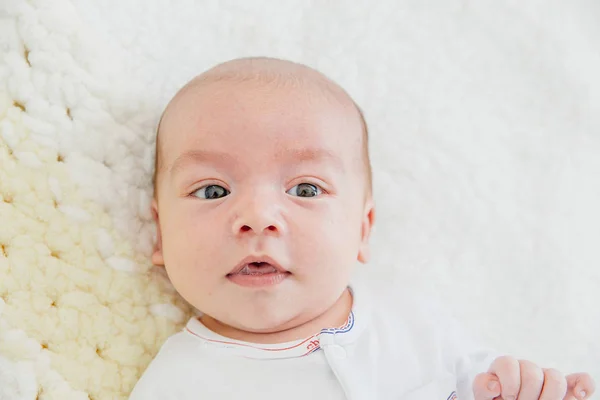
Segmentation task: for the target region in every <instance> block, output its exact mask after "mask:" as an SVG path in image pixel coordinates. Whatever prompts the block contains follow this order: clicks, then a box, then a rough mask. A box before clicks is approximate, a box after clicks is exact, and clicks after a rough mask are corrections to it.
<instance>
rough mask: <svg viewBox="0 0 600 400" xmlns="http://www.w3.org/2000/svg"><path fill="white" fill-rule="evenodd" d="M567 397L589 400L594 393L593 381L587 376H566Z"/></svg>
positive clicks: (579, 374) (581, 374) (584, 374)
mask: <svg viewBox="0 0 600 400" xmlns="http://www.w3.org/2000/svg"><path fill="white" fill-rule="evenodd" d="M567 386H568V390H567V396H566V397H565V399H567V398H569V396H572V397H575V398H576V399H579V400H582V399H589V398H590V397H592V395H593V394H594V392H595V391H596V385H595V383H594V380H593V379H592V377H591V376H590V375H589V374H586V373H578V374H571V375H567Z"/></svg>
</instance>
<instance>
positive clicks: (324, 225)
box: [130, 58, 594, 400]
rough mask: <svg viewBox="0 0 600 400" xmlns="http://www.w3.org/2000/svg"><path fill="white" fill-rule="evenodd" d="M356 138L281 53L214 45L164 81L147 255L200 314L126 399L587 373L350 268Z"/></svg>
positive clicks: (316, 81) (366, 186) (525, 394)
mask: <svg viewBox="0 0 600 400" xmlns="http://www.w3.org/2000/svg"><path fill="white" fill-rule="evenodd" d="M367 141H368V134H367V126H366V123H365V120H364V118H363V115H362V113H361V111H360V109H359V108H358V107H357V105H356V104H355V103H354V101H353V100H352V99H351V98H350V97H349V96H348V94H347V93H346V92H345V91H344V90H343V89H342V88H340V87H339V86H338V85H336V84H335V83H334V82H332V81H331V80H329V79H328V78H326V77H325V76H324V75H322V74H320V73H319V72H317V71H315V70H313V69H311V68H308V67H306V66H304V65H300V64H296V63H293V62H289V61H284V60H278V59H272V58H246V59H237V60H233V61H229V62H226V63H223V64H220V65H217V66H216V67H214V68H212V69H210V70H209V71H207V72H205V73H203V74H202V75H200V76H198V77H197V78H195V79H193V80H192V81H191V82H189V83H188V84H187V85H186V86H185V87H184V88H183V89H181V90H180V91H179V92H178V93H177V95H176V96H175V97H174V98H173V99H172V100H171V102H170V103H169V105H168V106H167V108H166V110H165V112H164V114H163V117H162V119H161V122H160V124H159V129H158V137H157V145H156V150H157V154H156V176H155V199H154V202H153V207H152V208H153V214H154V217H155V220H156V223H157V229H158V235H157V243H156V247H155V250H154V253H153V255H152V262H153V263H154V264H156V265H159V266H165V268H166V271H167V273H168V276H169V278H170V280H171V282H172V284H173V286H174V287H175V288H176V290H177V291H178V292H179V293H180V294H181V296H182V297H183V298H185V299H186V300H187V301H188V302H189V303H190V304H192V305H193V306H194V307H196V308H197V309H198V310H200V311H201V312H202V314H201V316H199V317H196V318H193V319H191V320H190V321H189V322H188V323H187V326H186V327H185V329H184V330H183V331H182V332H180V333H177V334H175V335H173V336H172V337H170V338H169V339H168V340H167V341H166V343H164V345H163V346H162V348H161V350H160V352H159V353H158V355H157V356H156V358H155V359H154V360H153V361H152V363H151V364H150V365H149V367H148V368H147V370H146V371H145V373H144V375H143V376H142V377H141V379H140V381H139V382H138V383H137V385H136V387H135V388H134V390H133V392H132V394H131V397H130V398H131V399H143V400H149V399H160V400H165V399H178V400H185V399H238V398H249V399H265V400H267V399H310V398H319V399H350V400H357V399H360V400H362V399H411V400H419V399H427V400H434V399H439V400H447V399H476V400H484V399H485V400H487V399H490V400H491V399H505V400H508V399H512V400H514V399H517V398H518V399H519V400H529V399H544V400H556V399H563V398H564V399H585V398H590V396H591V395H592V393H593V391H594V382H593V381H592V379H591V377H590V376H589V375H588V374H585V373H580V374H572V375H568V376H566V377H565V376H563V375H562V374H560V373H559V372H558V371H556V370H552V369H542V368H539V367H538V366H536V365H535V364H534V363H531V362H529V361H524V360H516V359H514V358H512V357H507V356H499V355H496V354H494V353H492V352H490V351H488V350H487V349H485V348H483V347H480V346H478V345H476V344H475V343H474V342H473V341H472V340H470V339H468V338H467V336H466V335H465V334H464V333H463V332H461V331H460V329H459V328H458V326H457V324H456V323H455V322H454V321H453V320H452V319H451V318H450V317H449V316H447V314H445V313H444V312H443V311H442V310H441V309H439V308H438V307H436V306H435V305H433V304H430V301H429V300H428V299H427V298H426V297H423V296H422V295H421V296H420V295H419V294H418V293H413V292H410V291H406V290H403V291H402V292H401V293H400V291H399V290H398V286H395V285H394V284H393V281H392V280H389V281H391V282H388V283H387V284H386V283H385V282H380V283H379V284H378V285H376V286H375V287H376V289H373V288H371V287H370V285H369V284H368V283H367V279H360V278H359V279H355V278H356V277H355V276H354V275H353V274H352V270H353V266H354V265H355V264H356V263H357V261H359V262H362V263H366V262H367V260H368V258H369V236H370V233H371V228H372V226H373V222H374V205H373V196H372V191H371V169H370V162H369V153H368V143H367ZM415 292H416V291H415Z"/></svg>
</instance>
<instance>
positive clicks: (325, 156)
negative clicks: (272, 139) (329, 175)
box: [279, 147, 343, 169]
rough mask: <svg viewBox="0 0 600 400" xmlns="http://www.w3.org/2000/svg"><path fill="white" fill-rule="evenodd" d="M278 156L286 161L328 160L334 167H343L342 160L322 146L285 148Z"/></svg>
mask: <svg viewBox="0 0 600 400" xmlns="http://www.w3.org/2000/svg"><path fill="white" fill-rule="evenodd" d="M279 158H282V159H285V160H286V161H288V162H290V161H291V162H294V163H301V162H329V163H331V164H334V166H335V167H336V168H339V169H343V163H342V160H341V159H340V158H339V157H338V156H337V155H335V154H334V153H332V152H331V151H329V150H327V149H324V148H311V147H308V148H301V149H286V150H284V151H283V152H282V153H281V155H280V156H279Z"/></svg>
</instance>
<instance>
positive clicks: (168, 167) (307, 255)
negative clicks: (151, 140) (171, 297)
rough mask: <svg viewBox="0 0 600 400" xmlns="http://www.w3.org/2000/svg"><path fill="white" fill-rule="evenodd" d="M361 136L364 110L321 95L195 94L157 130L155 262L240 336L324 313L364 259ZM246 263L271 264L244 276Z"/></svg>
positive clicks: (290, 91)
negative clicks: (159, 162) (250, 260)
mask: <svg viewBox="0 0 600 400" xmlns="http://www.w3.org/2000/svg"><path fill="white" fill-rule="evenodd" d="M361 129H362V128H361V124H360V122H359V117H358V115H357V112H356V110H354V109H352V108H351V107H350V106H344V105H341V104H339V103H338V102H336V101H334V100H332V99H330V98H327V97H325V96H324V95H323V94H322V93H320V92H319V91H318V90H316V89H307V88H291V87H281V86H279V87H276V86H275V85H268V86H265V85H260V84H258V83H253V82H246V83H228V82H219V83H210V84H203V85H199V86H198V87H196V88H193V89H191V90H187V91H186V92H184V93H183V94H182V95H181V96H179V98H178V99H177V100H176V101H174V102H173V103H172V105H171V106H170V110H169V111H168V113H167V114H165V118H164V119H163V122H162V127H161V146H162V149H161V153H162V158H161V159H162V165H163V169H162V172H161V173H160V174H159V177H158V181H157V185H158V192H157V200H158V201H157V203H155V205H154V207H155V212H156V214H157V219H158V222H159V224H158V225H159V245H158V247H157V249H156V251H155V253H154V255H153V261H154V263H156V264H159V265H160V264H164V265H165V267H166V270H167V272H168V275H169V277H170V279H171V281H172V283H173V285H174V286H175V288H176V289H177V291H178V292H179V293H180V294H181V295H182V296H183V297H184V298H185V299H186V300H187V301H188V302H189V303H191V304H192V305H193V306H195V307H196V308H198V309H199V310H201V311H202V312H204V313H205V314H207V315H209V316H211V317H212V318H214V319H216V320H218V321H220V322H221V323H224V324H227V325H229V326H232V327H234V328H237V329H242V330H245V331H250V332H274V331H278V330H283V329H288V328H290V327H293V326H298V325H300V324H303V323H305V322H308V321H310V320H312V319H314V318H315V317H317V316H319V315H320V314H322V313H323V312H324V311H325V310H326V309H328V308H329V307H331V306H332V305H333V304H334V303H335V302H336V300H337V299H338V298H339V296H340V295H341V294H342V293H343V291H344V290H345V288H346V286H347V284H348V280H349V273H350V269H351V266H352V265H353V264H355V263H356V261H357V259H358V260H359V261H365V257H366V252H367V245H368V244H367V239H368V235H369V231H370V224H371V217H372V207H371V201H370V195H367V194H366V180H365V171H364V164H363V159H362V146H363V143H362V140H363V138H362V131H361ZM248 256H255V257H256V260H265V261H266V262H268V263H270V264H271V265H267V264H262V265H258V264H252V265H249V266H247V267H246V268H243V267H244V265H245V264H244V263H243V260H244V259H245V258H246V257H248ZM240 269H241V271H240Z"/></svg>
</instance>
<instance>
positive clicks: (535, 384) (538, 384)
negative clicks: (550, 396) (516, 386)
mask: <svg viewBox="0 0 600 400" xmlns="http://www.w3.org/2000/svg"><path fill="white" fill-rule="evenodd" d="M519 365H520V367H521V390H520V391H519V400H528V399H535V400H537V399H539V397H540V394H541V393H542V389H543V387H544V371H543V370H542V369H541V368H540V367H538V366H537V365H535V364H534V363H532V362H531V361H527V360H520V361H519Z"/></svg>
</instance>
